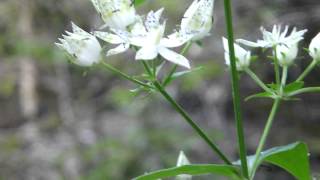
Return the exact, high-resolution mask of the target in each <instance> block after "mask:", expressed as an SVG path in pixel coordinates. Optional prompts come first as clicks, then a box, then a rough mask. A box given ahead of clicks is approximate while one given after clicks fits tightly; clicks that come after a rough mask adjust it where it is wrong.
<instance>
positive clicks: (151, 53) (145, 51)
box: [136, 46, 158, 60]
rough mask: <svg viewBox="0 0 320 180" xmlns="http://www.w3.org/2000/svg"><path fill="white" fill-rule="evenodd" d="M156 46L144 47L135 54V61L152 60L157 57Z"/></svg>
mask: <svg viewBox="0 0 320 180" xmlns="http://www.w3.org/2000/svg"><path fill="white" fill-rule="evenodd" d="M157 55H158V50H157V47H156V46H144V47H142V48H141V49H140V50H139V51H138V52H137V54H136V60H153V59H155V58H156V57H157Z"/></svg>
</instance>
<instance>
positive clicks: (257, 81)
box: [245, 68, 273, 93]
mask: <svg viewBox="0 0 320 180" xmlns="http://www.w3.org/2000/svg"><path fill="white" fill-rule="evenodd" d="M245 72H246V73H247V74H248V75H249V76H250V77H251V78H252V79H253V80H254V82H256V83H257V84H258V85H259V86H260V87H261V88H262V89H263V90H265V91H266V92H269V93H273V92H272V90H271V89H270V88H268V87H267V85H266V84H265V83H264V82H262V80H261V79H260V78H259V77H258V76H257V75H256V74H255V73H254V72H253V71H251V69H249V68H246V69H245Z"/></svg>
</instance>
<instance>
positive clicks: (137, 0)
mask: <svg viewBox="0 0 320 180" xmlns="http://www.w3.org/2000/svg"><path fill="white" fill-rule="evenodd" d="M145 1H146V0H133V3H134V5H135V6H138V5H141V4H143V3H144V2H145Z"/></svg>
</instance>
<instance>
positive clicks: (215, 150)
mask: <svg viewBox="0 0 320 180" xmlns="http://www.w3.org/2000/svg"><path fill="white" fill-rule="evenodd" d="M154 86H155V87H156V88H157V89H158V91H159V92H160V93H161V94H162V95H163V96H164V97H165V98H166V99H167V100H168V101H169V103H170V104H171V105H172V106H173V107H174V108H175V110H176V111H177V112H178V113H180V114H181V116H182V117H183V118H184V119H185V120H186V122H187V123H188V124H189V125H190V126H191V127H192V128H193V129H194V130H195V131H196V132H197V133H198V134H199V136H200V137H201V138H202V139H203V140H204V141H205V142H206V143H207V144H208V145H209V146H210V147H211V149H212V150H213V151H214V152H215V153H217V155H218V156H219V157H220V158H221V159H222V160H223V161H224V162H225V163H226V164H228V165H232V163H231V161H230V160H229V159H228V158H227V157H226V156H225V155H224V154H223V152H222V151H221V150H220V149H219V148H218V146H217V145H216V144H215V143H214V142H212V141H211V140H210V139H209V137H208V135H206V134H205V132H204V131H203V130H202V129H201V128H200V127H199V126H198V125H197V124H196V123H195V122H194V121H193V120H192V118H191V117H190V116H189V115H188V114H187V112H185V110H184V109H183V108H182V107H181V106H180V105H179V104H178V103H177V102H176V101H175V100H174V99H173V98H172V97H171V96H170V95H169V94H168V93H167V91H166V90H165V89H164V88H163V86H162V85H161V84H160V83H159V82H158V81H155V82H154Z"/></svg>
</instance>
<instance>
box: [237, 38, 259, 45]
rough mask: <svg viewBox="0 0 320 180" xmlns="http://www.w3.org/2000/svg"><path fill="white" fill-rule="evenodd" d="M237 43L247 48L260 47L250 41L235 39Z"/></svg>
mask: <svg viewBox="0 0 320 180" xmlns="http://www.w3.org/2000/svg"><path fill="white" fill-rule="evenodd" d="M236 42H237V43H240V44H243V45H246V46H249V47H260V45H259V44H258V43H255V42H252V41H247V40H245V39H237V40H236Z"/></svg>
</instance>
